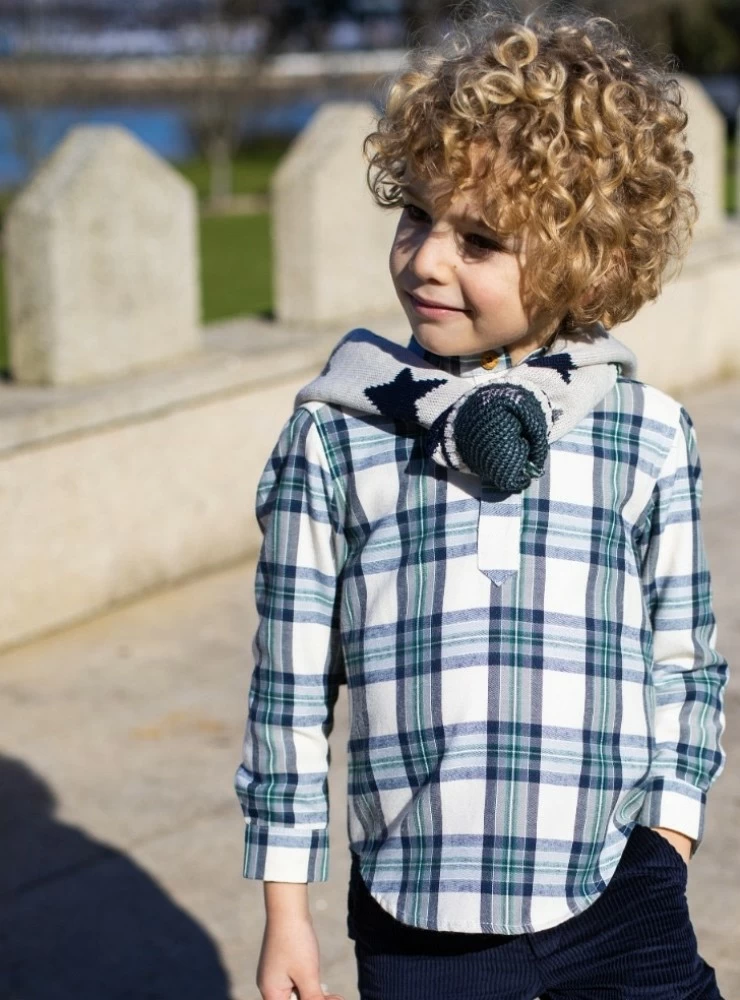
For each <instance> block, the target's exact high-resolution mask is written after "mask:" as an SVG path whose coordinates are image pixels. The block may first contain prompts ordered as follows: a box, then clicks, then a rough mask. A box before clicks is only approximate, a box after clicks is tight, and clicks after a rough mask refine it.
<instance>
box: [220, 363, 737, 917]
mask: <svg viewBox="0 0 740 1000" xmlns="http://www.w3.org/2000/svg"><path fill="white" fill-rule="evenodd" d="M426 356H427V358H429V357H430V355H428V354H427V355H426ZM431 357H435V359H436V363H437V364H438V366H439V368H440V369H441V370H442V371H454V373H455V374H464V375H467V376H470V377H471V378H473V379H474V380H476V381H481V382H483V381H485V379H486V377H487V373H486V372H485V371H484V370H483V369H482V368H480V367H479V366H478V364H477V361H475V360H473V359H468V358H464V359H460V358H438V357H436V356H431ZM510 363H511V362H510V359H509V357H508V354H507V353H506V352H505V351H502V352H501V358H500V364H508V365H510ZM701 495H702V473H701V465H700V459H699V453H698V446H697V439H696V433H695V428H694V426H693V423H692V421H691V418H690V416H689V414H688V412H687V411H686V410H685V409H684V407H683V406H681V405H680V404H679V403H678V402H677V401H675V400H674V399H672V398H671V397H670V396H668V395H667V394H665V393H663V392H661V391H660V390H658V389H656V388H654V387H652V386H648V385H645V384H644V383H642V382H639V381H637V380H634V379H629V378H624V377H621V376H620V377H619V378H618V379H617V382H616V384H615V386H614V387H613V389H612V390H610V391H609V393H608V394H607V395H606V396H605V397H604V399H603V400H602V401H601V402H600V403H599V404H598V405H597V406H596V408H595V409H594V410H593V411H592V412H591V413H590V414H589V415H588V416H587V417H586V418H585V419H583V420H581V421H580V422H579V423H578V424H577V425H576V426H575V427H574V428H573V429H572V430H570V431H569V432H568V433H567V434H565V435H564V436H563V437H562V438H560V439H559V440H557V441H554V442H553V443H552V444H551V446H550V450H549V454H548V456H547V460H546V463H545V468H544V472H543V474H542V475H541V476H540V477H539V478H537V479H534V480H533V481H532V482H531V483H530V485H529V486H527V488H526V489H525V490H524V491H522V493H521V506H520V507H517V508H515V510H516V511H517V512H518V514H517V518H516V519H515V518H512V519H507V517H506V516H500V517H497V516H485V517H484V516H483V513H484V512H486V511H488V512H490V511H494V512H496V511H497V510H499V509H500V510H501V511H503V512H505V511H506V510H508V509H509V508H508V507H507V502H508V497H507V494H505V493H500V492H496V491H495V490H494V489H493V488H492V487H490V486H486V485H482V484H481V482H480V480H479V479H477V477H475V476H473V475H471V474H468V473H464V472H461V471H458V470H453V469H449V468H445V467H443V466H440V465H438V464H436V463H434V462H432V461H431V460H430V459H429V458H427V457H426V456H425V452H424V442H423V439H422V436H421V434H417V433H415V432H414V428H413V427H412V426H411V425H409V423H408V422H396V421H394V420H390V419H388V418H386V417H382V416H374V415H369V414H360V413H358V412H357V411H353V410H352V409H350V408H343V407H341V406H339V405H334V404H327V403H320V402H307V403H304V404H303V405H301V406H299V407H298V408H297V409H296V410H295V411H294V412H293V414H292V415H291V416H290V418H289V419H288V420H287V422H286V424H285V426H284V427H283V430H282V432H281V434H280V437H279V440H278V441H277V443H276V444H275V447H274V449H273V451H272V453H271V455H270V456H269V459H268V460H267V463H266V465H265V467H264V471H263V473H262V476H261V479H260V482H259V486H258V490H257V497H256V514H257V518H258V522H259V525H260V528H261V530H262V533H263V543H262V548H261V552H260V556H259V561H258V566H257V575H256V585H255V598H256V605H257V611H258V616H259V618H258V627H257V630H256V633H255V636H254V641H253V655H254V670H253V673H252V676H251V683H250V688H249V698H248V713H247V724H246V732H245V739H244V748H243V751H244V752H243V759H242V762H241V764H240V765H239V768H238V770H237V775H236V789H237V794H238V797H239V800H240V803H241V806H242V809H243V813H244V817H245V819H246V840H245V855H244V875H245V877H247V878H254V879H266V880H276V881H295V882H309V881H322V880H326V879H327V878H328V875H329V861H328V859H329V853H328V849H329V841H328V819H329V801H328V784H327V773H328V768H329V766H330V754H329V744H328V737H329V735H330V733H331V731H332V727H333V724H334V706H335V703H336V699H337V695H338V692H339V688H340V685H342V684H346V685H347V691H348V698H349V709H350V733H349V739H348V742H347V747H346V752H347V755H348V768H349V777H348V789H347V793H348V800H347V817H346V819H347V833H348V841H349V847H350V848H351V850H352V851H354V852H355V853H357V855H358V856H359V859H360V869H361V873H362V877H363V879H364V881H365V883H366V884H367V886H368V888H369V890H370V892H371V893H372V894H373V896H374V897H375V898H376V899H377V900H378V902H379V903H380V904H381V905H382V906H383V907H384V908H385V909H386V910H388V911H389V912H390V913H392V914H393V915H394V916H395V917H396V919H398V920H400V921H402V922H404V923H407V924H412V925H414V926H418V927H424V928H429V929H433V930H447V931H465V932H486V933H503V934H515V933H523V932H533V931H538V930H542V929H545V928H547V927H552V926H555V925H557V924H559V923H561V922H563V921H565V920H567V919H568V918H569V917H571V916H573V915H574V914H577V913H579V912H581V911H583V910H584V909H586V908H587V907H588V906H590V905H591V904H592V903H594V902H595V900H596V899H597V898H598V897H599V896H600V895H601V893H603V891H604V890H605V888H606V886H607V884H608V883H609V880H610V878H611V877H612V875H613V873H614V871H615V869H616V866H617V864H618V862H619V859H620V857H621V854H622V852H623V850H624V847H625V844H626V840H627V837H628V836H629V834H630V832H631V831H632V828H633V827H634V825H635V824H643V825H646V826H665V827H669V828H671V829H674V830H678V831H680V832H683V833H685V834H686V835H687V836H689V837H692V838H693V839H694V840H695V841H696V846H698V845H699V843H700V842H701V839H702V837H703V832H704V813H705V805H706V796H707V792H708V790H709V788H710V786H711V785H712V783H713V782H714V781H715V780H716V779H717V777H718V776H719V775H720V773H721V771H722V769H723V767H724V763H725V753H724V751H723V749H722V746H721V736H722V733H723V731H724V726H725V716H724V709H723V695H724V690H725V686H726V683H727V677H728V666H727V662H726V660H725V659H724V658H723V657H722V656H721V655H720V653H719V652H718V651H717V648H716V633H717V628H716V622H715V618H714V614H713V610H712V592H711V581H710V574H709V568H708V565H707V558H706V553H705V549H704V544H703V538H702V531H701V522H700V505H701ZM517 527H518V531H519V554H518V562H516V563H514V569H513V570H512V571H510V572H508V573H507V574H505V575H504V576H503V577H501V578H500V579H499V580H498V581H497V582H496V581H494V580H493V579H492V578H491V576H490V574H487V573H486V572H484V571H482V569H481V566H480V563H479V560H478V551H479V548H480V546H481V538H480V534H481V533H486V532H488V533H489V537H488V538H486V539H484V540H483V541H484V542H485V546H487V547H488V548H489V549H490V550H491V551H493V552H496V551H497V550H498V549H499V548H502V549H503V548H504V547H505V546H506V545H507V544H508V545H509V547H511V544H512V538H514V541H516V537H515V536H513V535H512V532H513V531H516V530H517Z"/></svg>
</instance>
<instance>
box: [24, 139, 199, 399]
mask: <svg viewBox="0 0 740 1000" xmlns="http://www.w3.org/2000/svg"><path fill="white" fill-rule="evenodd" d="M5 248H6V285H7V296H8V327H9V350H10V368H11V372H12V375H13V377H14V379H15V380H16V381H17V382H20V383H30V384H47V385H69V384H78V383H85V382H91V381H96V380H98V379H101V378H111V377H114V376H116V375H122V374H125V373H126V372H130V371H135V370H138V369H142V368H147V367H149V366H151V365H156V364H161V363H163V362H165V361H168V360H170V359H173V358H177V357H180V356H183V355H186V354H191V353H193V352H196V351H197V350H199V347H200V283H199V264H198V260H199V258H198V233H197V202H196V197H195V189H194V188H193V185H192V184H190V183H189V182H188V181H186V180H185V179H184V178H183V177H181V176H180V174H179V173H178V172H177V171H176V170H174V169H173V168H172V167H170V166H169V164H167V163H166V162H164V161H163V160H162V159H160V158H159V157H158V156H156V155H155V154H154V153H152V152H151V151H150V150H149V149H148V148H147V147H146V146H144V145H143V144H142V143H141V142H139V141H138V139H136V138H135V137H134V136H132V135H131V134H130V133H129V132H128V131H126V130H125V129H123V128H120V127H118V126H83V127H79V128H75V129H72V130H71V131H70V132H69V133H68V134H67V136H66V137H65V139H64V140H63V141H62V142H61V144H60V145H59V146H58V147H57V148H56V149H55V150H54V152H53V153H52V155H51V156H50V157H49V158H48V159H47V160H46V161H45V162H44V163H43V164H42V165H41V167H40V168H39V169H38V171H37V172H36V173H35V174H34V176H33V177H32V179H31V180H30V182H29V183H28V185H27V186H26V187H25V188H24V189H23V190H22V192H21V193H20V194H19V195H18V197H17V198H16V199H15V200H14V201H13V203H12V205H11V207H10V208H9V210H8V213H7V217H6V223H5Z"/></svg>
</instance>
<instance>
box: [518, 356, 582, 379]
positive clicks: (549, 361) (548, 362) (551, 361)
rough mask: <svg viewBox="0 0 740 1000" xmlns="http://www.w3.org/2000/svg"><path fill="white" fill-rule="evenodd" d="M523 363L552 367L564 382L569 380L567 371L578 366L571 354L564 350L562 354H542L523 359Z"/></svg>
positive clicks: (574, 369) (537, 366) (535, 366)
mask: <svg viewBox="0 0 740 1000" xmlns="http://www.w3.org/2000/svg"><path fill="white" fill-rule="evenodd" d="M524 363H525V364H526V365H531V366H532V367H533V368H554V369H555V371H556V372H557V373H558V375H559V376H560V377H561V378H562V380H563V382H565V383H566V384H567V383H569V382H570V375H569V372H574V371H576V370H577V368H578V365H577V364H575V363H574V361H573V358H572V357H571V355H570V354H568V353H567V352H566V351H564V352H563V353H562V354H543V355H541V356H540V357H538V358H532V360H531V361H525V362H524Z"/></svg>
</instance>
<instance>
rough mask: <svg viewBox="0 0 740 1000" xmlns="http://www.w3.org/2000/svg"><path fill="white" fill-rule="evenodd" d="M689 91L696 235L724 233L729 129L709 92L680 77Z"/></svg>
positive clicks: (683, 85) (689, 135) (692, 81)
mask: <svg viewBox="0 0 740 1000" xmlns="http://www.w3.org/2000/svg"><path fill="white" fill-rule="evenodd" d="M676 79H677V80H678V82H679V83H680V84H681V86H682V87H683V89H684V90H685V91H686V97H687V111H688V114H689V124H688V139H687V143H688V147H689V149H690V150H691V151H692V152H693V154H694V156H695V160H694V168H693V169H694V193H695V194H696V197H697V200H698V202H699V221H698V223H697V225H696V229H695V230H694V233H695V235H696V236H710V235H712V234H716V233H718V232H719V231H721V230H722V229H723V228H724V226H725V222H726V218H725V144H726V142H727V127H726V125H725V120H724V118H723V117H722V114H721V112H720V111H719V109H718V108H717V106H716V105H715V103H714V101H713V100H712V99H711V97H710V96H709V94H707V92H706V90H705V89H704V87H702V85H701V84H700V83H699V81H698V80H695V79H694V78H693V77H691V76H685V75H684V74H677V75H676Z"/></svg>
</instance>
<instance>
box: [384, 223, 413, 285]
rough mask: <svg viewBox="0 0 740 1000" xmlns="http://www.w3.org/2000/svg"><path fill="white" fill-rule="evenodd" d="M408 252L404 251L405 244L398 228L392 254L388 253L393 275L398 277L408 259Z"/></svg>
mask: <svg viewBox="0 0 740 1000" xmlns="http://www.w3.org/2000/svg"><path fill="white" fill-rule="evenodd" d="M408 256H409V255H408V252H404V249H403V244H402V242H401V240H399V233H398V230H397V231H396V235H395V236H394V238H393V242H392V243H391V250H390V254H389V255H388V266H389V268H390V272H391V275H392V276H393V277H394V278H396V277H397V276H398V275H399V274H400V273H401V271H402V270H403V268H404V266H405V264H406V261H407V260H408Z"/></svg>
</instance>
